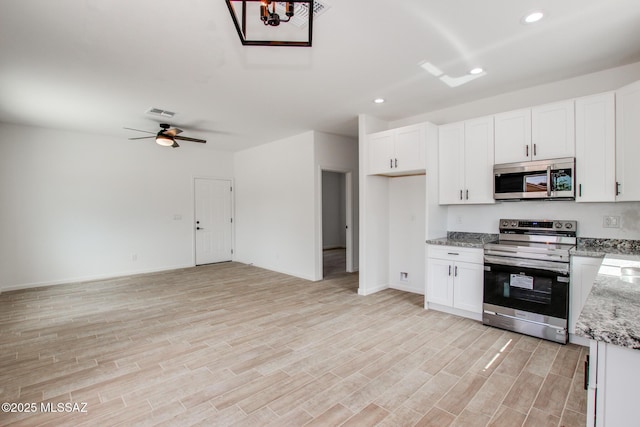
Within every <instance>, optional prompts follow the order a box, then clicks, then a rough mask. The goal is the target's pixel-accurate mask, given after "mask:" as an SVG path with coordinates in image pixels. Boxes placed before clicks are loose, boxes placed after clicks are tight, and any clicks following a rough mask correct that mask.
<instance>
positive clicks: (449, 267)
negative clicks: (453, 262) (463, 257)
mask: <svg viewBox="0 0 640 427" xmlns="http://www.w3.org/2000/svg"><path fill="white" fill-rule="evenodd" d="M449 276H451V266H449Z"/></svg>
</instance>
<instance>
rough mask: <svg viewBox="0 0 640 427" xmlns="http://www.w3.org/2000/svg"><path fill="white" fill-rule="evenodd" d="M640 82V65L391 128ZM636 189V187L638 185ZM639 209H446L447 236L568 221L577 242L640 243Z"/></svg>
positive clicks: (557, 204) (514, 205)
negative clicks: (516, 222)
mask: <svg viewBox="0 0 640 427" xmlns="http://www.w3.org/2000/svg"><path fill="white" fill-rule="evenodd" d="M639 78H640V62H637V63H634V64H631V65H626V66H623V67H617V68H612V69H610V70H605V71H601V72H597V73H592V74H587V75H584V76H579V77H575V78H572V79H567V80H563V81H558V82H554V83H549V84H545V85H540V86H536V87H532V88H528V89H523V90H519V91H514V92H509V93H505V94H502V95H498V96H494V97H490V98H485V99H481V100H478V101H475V102H471V103H468V104H463V105H459V106H455V107H451V108H446V109H443V110H439V111H434V112H430V113H425V114H421V115H418V116H414V117H409V118H405V119H402V120H398V121H395V122H391V123H390V124H389V126H390V127H399V126H405V125H409V124H414V123H421V122H424V121H431V122H433V123H437V124H445V123H453V122H456V121H460V120H467V119H471V118H475V117H480V116H484V115H488V114H494V113H499V112H504V111H509V110H512V109H517V108H523V107H530V106H534V105H540V104H545V103H549V102H555V101H559V100H564V99H571V98H574V97H580V96H585V95H591V94H595V93H600V92H605V91H609V90H615V89H617V88H619V87H621V86H624V85H627V84H629V83H631V82H633V81H636V80H638V79H639ZM638 185H640V183H638ZM639 211H640V203H575V202H561V201H553V202H534V201H527V202H506V203H497V204H495V205H471V206H450V207H449V208H448V214H447V229H448V230H449V231H468V232H487V233H497V232H498V220H499V219H500V218H505V217H513V218H532V219H538V218H548V219H570V220H577V221H578V235H579V236H580V237H599V238H612V239H617V238H622V239H640V230H639V227H640V213H639ZM603 215H617V216H620V217H621V220H622V227H621V228H620V229H610V228H603V227H602V224H603V218H602V217H603Z"/></svg>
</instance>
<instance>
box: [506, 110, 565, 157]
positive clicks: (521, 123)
mask: <svg viewBox="0 0 640 427" xmlns="http://www.w3.org/2000/svg"><path fill="white" fill-rule="evenodd" d="M574 121H575V118H574V105H573V100H571V101H563V102H556V103H553V104H546V105H540V106H537V107H533V108H526V109H523V110H516V111H509V112H506V113H501V114H497V115H496V116H495V163H496V164H502V163H514V162H526V161H530V160H545V159H556V158H562V157H574V156H575V130H574Z"/></svg>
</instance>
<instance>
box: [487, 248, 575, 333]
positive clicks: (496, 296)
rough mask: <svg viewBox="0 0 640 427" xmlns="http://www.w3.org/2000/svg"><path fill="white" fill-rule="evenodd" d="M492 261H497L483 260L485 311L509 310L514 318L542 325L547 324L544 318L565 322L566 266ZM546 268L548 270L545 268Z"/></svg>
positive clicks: (566, 297) (567, 279)
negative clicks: (492, 309) (534, 321)
mask: <svg viewBox="0 0 640 427" xmlns="http://www.w3.org/2000/svg"><path fill="white" fill-rule="evenodd" d="M496 258H500V257H489V256H485V263H484V270H485V271H484V304H485V307H486V306H487V305H491V306H496V307H506V308H509V309H512V310H513V311H514V313H515V314H516V316H517V317H520V316H522V317H527V318H529V319H531V320H534V319H539V320H537V321H540V322H543V323H547V321H545V320H544V319H545V318H555V319H558V320H560V319H563V320H564V322H563V323H565V322H566V320H567V317H568V310H569V271H568V264H566V263H549V262H544V261H539V262H533V261H528V260H522V259H515V260H514V259H509V258H505V259H504V260H502V261H501V262H498V261H497V260H496ZM508 264H511V265H508ZM547 264H548V265H549V267H548V268H549V269H546V268H545V266H546V265H547ZM527 313H530V314H532V315H533V316H528V315H527ZM552 323H553V322H552Z"/></svg>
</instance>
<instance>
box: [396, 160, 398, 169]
mask: <svg viewBox="0 0 640 427" xmlns="http://www.w3.org/2000/svg"><path fill="white" fill-rule="evenodd" d="M395 160H396V167H398V159H395Z"/></svg>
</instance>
